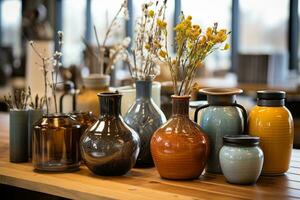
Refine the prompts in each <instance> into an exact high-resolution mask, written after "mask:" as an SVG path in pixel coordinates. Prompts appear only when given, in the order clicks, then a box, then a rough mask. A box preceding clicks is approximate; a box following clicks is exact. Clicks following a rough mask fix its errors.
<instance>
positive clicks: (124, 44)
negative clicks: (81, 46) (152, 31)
mask: <svg viewBox="0 0 300 200" xmlns="http://www.w3.org/2000/svg"><path fill="white" fill-rule="evenodd" d="M127 4H128V0H124V1H123V3H122V4H121V6H120V8H119V9H118V11H117V13H116V15H115V16H114V18H113V19H112V21H111V22H110V24H109V26H108V28H107V30H106V33H105V36H104V39H103V41H102V43H100V40H99V37H98V33H97V29H96V27H95V26H94V33H95V37H96V41H97V51H98V52H97V53H93V55H94V56H95V57H96V58H97V61H98V65H99V67H100V74H101V75H103V74H110V72H111V71H112V70H113V68H114V65H115V63H116V62H117V61H119V60H123V58H124V56H125V55H126V49H127V48H128V46H129V44H130V38H129V37H125V38H124V39H123V41H121V42H119V43H117V44H115V45H112V46H110V47H109V59H108V62H106V63H105V51H106V48H107V41H108V39H109V38H110V37H111V34H112V32H113V31H114V30H115V29H116V28H118V27H120V24H119V23H118V19H119V18H120V17H121V14H122V13H123V18H124V19H125V20H128V19H129V14H128V8H127ZM84 43H85V45H86V46H87V42H84ZM104 64H106V68H104Z"/></svg>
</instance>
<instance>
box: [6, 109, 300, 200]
mask: <svg viewBox="0 0 300 200" xmlns="http://www.w3.org/2000/svg"><path fill="white" fill-rule="evenodd" d="M187 170H188V169H187ZM0 183H1V184H7V185H11V186H15V187H19V188H25V189H28V190H32V191H38V192H42V193H47V194H52V195H56V196H61V197H66V198H71V199H139V200H140V199H157V200H158V199H175V200H176V199H190V200H196V199H300V151H299V150H293V156H292V162H291V166H290V169H289V171H288V172H287V173H286V174H285V175H283V176H277V177H260V179H259V180H258V182H257V184H255V185H250V186H249V185H248V186H239V185H232V184H229V183H227V182H226V181H225V179H224V177H223V176H222V175H216V174H205V175H204V176H201V177H200V178H199V179H197V180H193V181H170V180H164V179H161V178H160V177H159V175H158V173H157V171H156V169H155V168H149V169H132V170H131V171H130V172H129V173H128V174H126V175H125V176H120V177H103V176H96V175H94V174H92V172H90V171H89V170H88V169H87V168H86V167H85V166H81V167H80V170H79V171H77V172H73V173H37V172H34V171H33V167H32V165H31V163H22V164H13V163H10V162H9V161H8V115H7V114H3V113H2V114H1V113H0Z"/></svg>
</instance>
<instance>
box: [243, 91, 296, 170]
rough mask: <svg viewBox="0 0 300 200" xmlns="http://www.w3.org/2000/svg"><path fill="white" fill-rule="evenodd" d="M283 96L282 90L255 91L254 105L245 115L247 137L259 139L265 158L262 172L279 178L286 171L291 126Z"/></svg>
mask: <svg viewBox="0 0 300 200" xmlns="http://www.w3.org/2000/svg"><path fill="white" fill-rule="evenodd" d="M285 97H286V95H285V92H283V91H258V92H257V106H255V107H254V108H253V109H252V110H251V112H250V114H249V119H248V128H249V134H250V135H253V136H259V137H260V147H261V149H262V150H263V152H264V156H265V161H264V166H263V171H262V173H263V174H265V175H279V174H283V173H285V172H286V171H287V170H288V169H289V163H290V159H291V154H292V149H293V138H294V123H293V118H292V115H291V113H290V112H289V110H288V109H287V108H286V107H285V106H284V105H285Z"/></svg>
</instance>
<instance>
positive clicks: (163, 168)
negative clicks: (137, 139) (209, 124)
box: [151, 95, 209, 179]
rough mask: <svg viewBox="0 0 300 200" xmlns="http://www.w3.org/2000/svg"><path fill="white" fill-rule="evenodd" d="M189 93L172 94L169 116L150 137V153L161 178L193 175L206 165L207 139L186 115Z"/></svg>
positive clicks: (187, 112)
mask: <svg viewBox="0 0 300 200" xmlns="http://www.w3.org/2000/svg"><path fill="white" fill-rule="evenodd" d="M189 99H190V96H174V95H173V96H172V101H173V108H172V110H173V111H172V112H173V113H172V117H171V118H170V119H169V120H168V121H167V122H166V123H165V124H164V125H163V126H161V127H160V128H159V129H158V130H157V131H156V132H155V133H154V135H153V137H152V139H151V153H152V157H153V160H154V163H155V166H156V168H157V170H158V172H159V174H160V176H161V177H162V178H167V179H196V178H198V177H199V176H200V175H201V173H202V172H203V169H204V167H205V165H206V160H207V158H208V152H209V141H208V137H207V136H206V134H205V133H204V132H203V131H202V129H201V128H200V126H199V125H197V124H196V123H194V122H193V121H192V120H190V119H189Z"/></svg>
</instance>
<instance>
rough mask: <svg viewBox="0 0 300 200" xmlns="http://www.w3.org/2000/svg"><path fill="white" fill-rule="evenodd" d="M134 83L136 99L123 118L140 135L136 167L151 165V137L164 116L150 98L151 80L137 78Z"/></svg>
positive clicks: (163, 120)
mask: <svg viewBox="0 0 300 200" xmlns="http://www.w3.org/2000/svg"><path fill="white" fill-rule="evenodd" d="M135 83H136V101H135V102H134V103H133V105H132V106H131V107H130V108H129V110H128V112H127V113H126V115H125V117H124V120H125V122H126V124H128V125H129V126H130V127H131V128H133V129H134V130H135V131H136V132H137V134H139V136H140V142H141V145H140V153H139V155H138V158H137V161H136V164H135V166H136V167H153V166H154V163H153V159H152V156H151V152H150V140H151V137H152V135H153V133H154V131H156V130H157V129H158V128H159V127H160V126H161V125H162V124H163V123H165V122H166V121H167V120H166V117H165V115H164V113H163V112H162V111H161V110H160V109H159V107H158V106H157V105H156V104H155V103H154V101H153V99H152V96H151V94H152V81H142V80H138V81H136V82H135Z"/></svg>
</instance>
